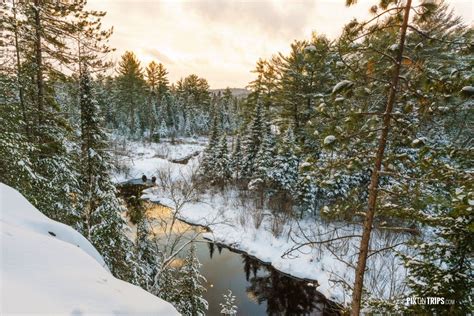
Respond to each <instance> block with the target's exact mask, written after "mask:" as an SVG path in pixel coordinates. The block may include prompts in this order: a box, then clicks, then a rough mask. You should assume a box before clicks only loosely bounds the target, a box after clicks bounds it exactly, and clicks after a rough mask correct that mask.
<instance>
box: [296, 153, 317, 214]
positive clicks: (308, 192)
mask: <svg viewBox="0 0 474 316" xmlns="http://www.w3.org/2000/svg"><path fill="white" fill-rule="evenodd" d="M313 164H314V162H312V161H311V160H306V161H305V162H303V163H302V164H301V165H300V168H299V170H298V183H297V197H298V198H297V201H298V208H299V210H300V217H303V215H304V214H315V213H316V209H317V208H316V206H317V202H318V187H317V185H316V183H315V182H316V181H315V178H316V175H315V174H314V169H313V167H312V166H313Z"/></svg>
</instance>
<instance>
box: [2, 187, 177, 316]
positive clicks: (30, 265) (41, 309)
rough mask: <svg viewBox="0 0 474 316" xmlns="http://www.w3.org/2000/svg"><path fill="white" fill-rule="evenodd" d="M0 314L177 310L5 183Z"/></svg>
mask: <svg viewBox="0 0 474 316" xmlns="http://www.w3.org/2000/svg"><path fill="white" fill-rule="evenodd" d="M0 236H1V237H0V242H1V249H2V252H1V257H0V275H1V278H0V279H1V281H0V294H1V296H0V314H1V315H9V314H17V313H21V314H45V315H48V314H49V315H52V314H69V315H70V314H78V315H79V314H80V315H84V314H95V315H96V314H103V315H111V314H125V315H127V314H129V315H135V314H143V315H145V314H148V315H151V314H153V315H178V313H177V312H176V310H175V309H174V308H173V307H172V306H171V304H169V303H167V302H165V301H163V300H161V299H159V298H157V297H155V296H153V295H152V294H150V293H148V292H146V291H145V290H143V289H141V288H139V287H137V286H134V285H132V284H129V283H127V282H124V281H121V280H118V279H116V278H115V277H113V276H112V275H111V274H110V272H109V271H108V269H107V268H106V266H105V263H104V260H103V259H102V257H101V256H100V254H99V253H98V252H97V250H96V249H95V248H94V247H93V246H92V245H91V244H90V243H89V242H88V241H87V240H86V239H85V238H84V237H83V236H82V235H81V234H79V233H78V232H76V231H75V230H74V229H72V228H71V227H69V226H67V225H64V224H61V223H58V222H56V221H53V220H51V219H49V218H47V217H46V216H45V215H43V214H42V213H40V212H39V211H38V210H37V209H36V208H35V207H34V206H33V205H31V204H30V203H29V202H28V201H27V200H26V199H25V198H24V197H23V196H22V195H21V194H20V193H19V192H18V191H16V190H14V189H12V188H10V187H9V186H7V185H4V184H2V183H0Z"/></svg>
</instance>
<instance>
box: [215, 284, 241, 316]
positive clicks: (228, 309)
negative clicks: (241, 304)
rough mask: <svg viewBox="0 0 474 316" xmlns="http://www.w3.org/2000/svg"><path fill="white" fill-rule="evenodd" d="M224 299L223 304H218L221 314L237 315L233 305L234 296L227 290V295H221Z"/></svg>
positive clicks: (235, 307)
mask: <svg viewBox="0 0 474 316" xmlns="http://www.w3.org/2000/svg"><path fill="white" fill-rule="evenodd" d="M222 296H223V298H224V303H220V304H219V305H220V306H221V314H222V315H228V316H235V315H237V306H236V305H235V296H234V294H232V291H231V290H228V292H227V294H223V295H222Z"/></svg>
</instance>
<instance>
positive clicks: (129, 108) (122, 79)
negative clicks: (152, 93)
mask: <svg viewBox="0 0 474 316" xmlns="http://www.w3.org/2000/svg"><path fill="white" fill-rule="evenodd" d="M118 74H119V75H118V76H117V78H116V81H117V88H118V93H119V95H118V106H119V109H120V110H121V111H123V112H124V113H126V119H127V124H128V127H129V128H130V131H131V133H136V132H139V130H140V126H138V125H141V124H142V123H144V121H145V117H146V111H144V110H145V109H144V104H145V99H144V96H145V89H144V88H145V80H144V78H143V71H142V68H141V66H140V62H139V61H138V59H137V57H136V56H135V54H134V53H132V52H130V51H127V52H125V53H124V54H123V55H122V57H121V59H120V61H119V63H118Z"/></svg>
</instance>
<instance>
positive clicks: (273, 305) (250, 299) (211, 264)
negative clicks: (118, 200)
mask: <svg viewBox="0 0 474 316" xmlns="http://www.w3.org/2000/svg"><path fill="white" fill-rule="evenodd" d="M127 184H131V185H127V186H122V187H121V188H120V189H121V193H122V195H123V196H124V197H130V196H140V193H139V192H141V190H142V189H143V188H142V187H140V186H137V185H136V184H134V183H127ZM144 206H145V209H146V213H147V215H148V216H149V218H153V219H154V220H155V221H156V223H160V224H159V225H157V226H155V227H154V233H155V234H157V235H161V233H162V232H160V230H163V229H165V230H167V229H169V228H168V224H169V221H170V219H171V218H172V215H171V214H172V213H171V212H172V210H171V209H170V208H167V207H164V206H162V205H159V204H155V203H149V202H147V203H145V205H144ZM200 230H202V228H200V227H195V226H190V225H188V224H186V223H184V222H179V224H177V225H176V224H175V225H173V226H172V232H173V234H178V235H182V234H184V235H186V234H195V233H196V232H197V231H200ZM194 243H195V245H196V250H197V255H198V258H199V261H200V262H201V264H202V266H201V273H202V275H204V276H205V277H206V279H207V283H206V284H204V285H205V287H206V288H207V292H206V293H205V295H204V297H205V299H206V300H207V301H208V302H209V310H208V313H207V314H208V315H220V310H221V308H220V305H219V304H220V303H222V302H223V297H222V295H223V294H226V293H227V290H229V289H230V290H231V291H232V293H233V294H234V296H235V297H236V303H235V305H237V307H238V312H237V315H245V316H259V315H339V312H338V309H337V306H336V305H335V304H334V303H332V302H331V301H328V300H327V299H326V298H325V297H324V296H323V295H322V294H321V293H319V292H318V291H317V287H316V286H315V285H313V284H312V283H309V282H307V281H304V280H300V279H295V278H292V277H289V276H287V275H285V274H283V273H281V272H279V271H277V270H275V269H274V268H272V267H271V266H269V265H266V264H263V263H261V262H260V261H258V260H256V259H254V258H252V257H250V256H247V255H245V254H240V253H237V252H233V251H231V250H229V249H227V248H222V247H220V246H217V245H214V244H213V243H210V242H208V241H206V240H203V239H202V238H200V239H198V240H196V241H195V242H194Z"/></svg>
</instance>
